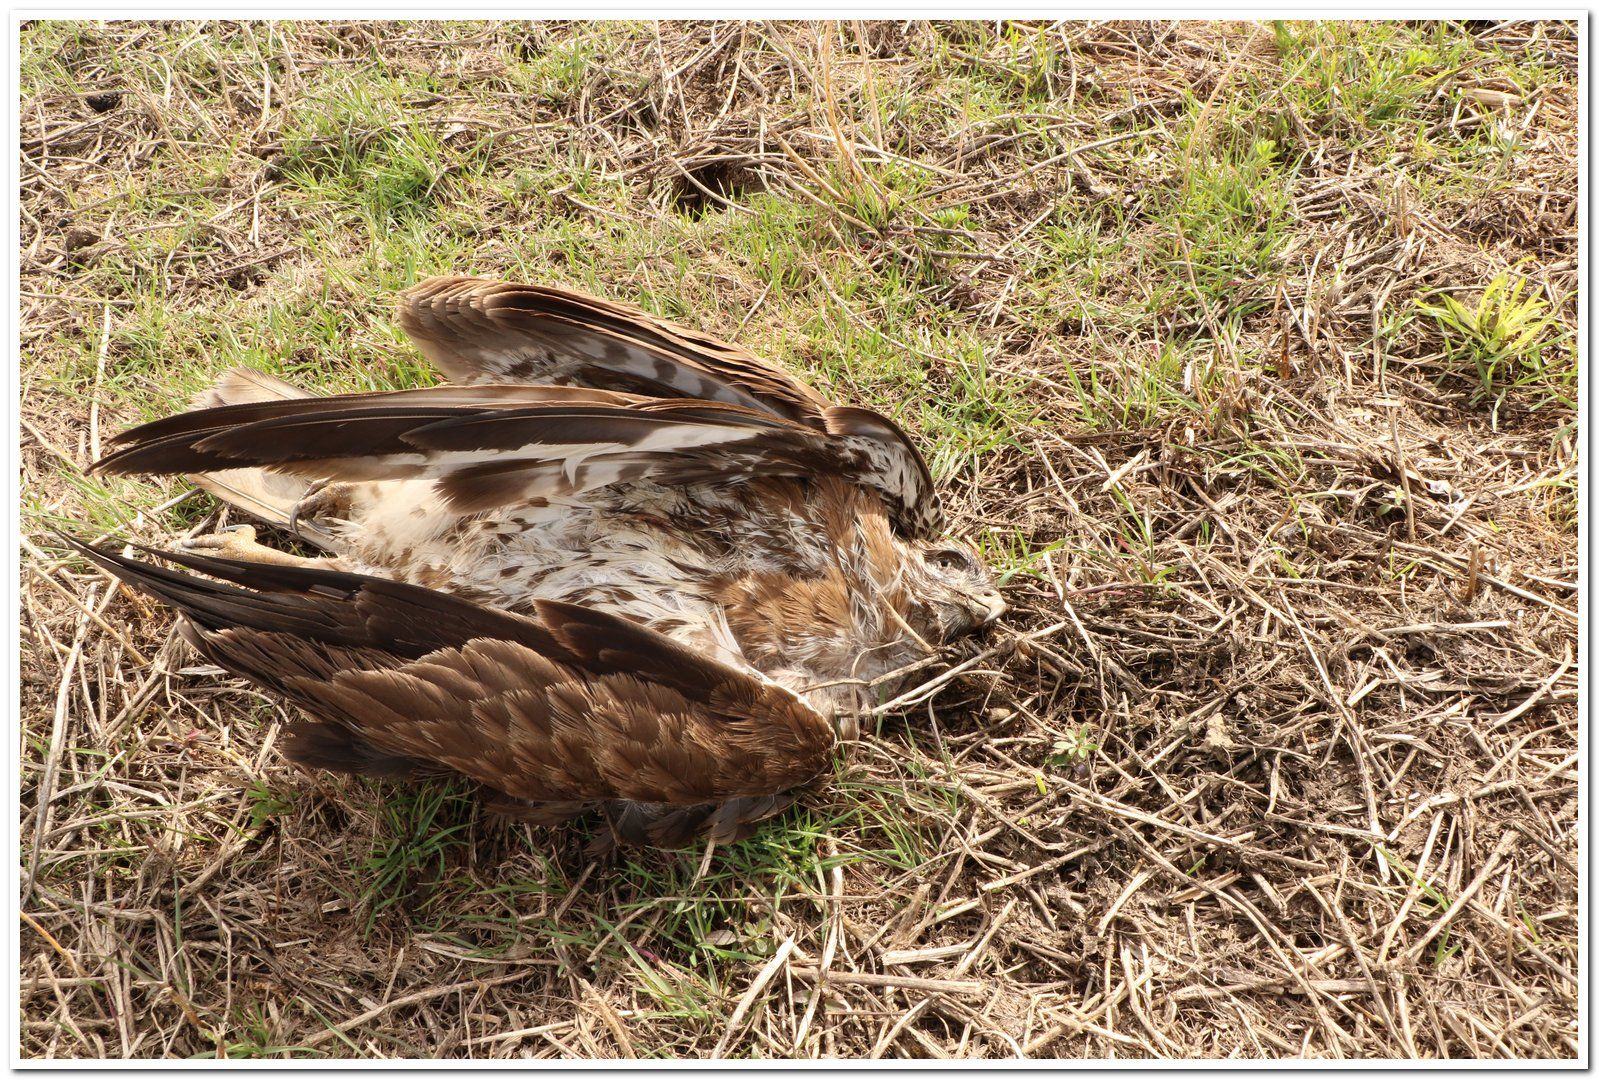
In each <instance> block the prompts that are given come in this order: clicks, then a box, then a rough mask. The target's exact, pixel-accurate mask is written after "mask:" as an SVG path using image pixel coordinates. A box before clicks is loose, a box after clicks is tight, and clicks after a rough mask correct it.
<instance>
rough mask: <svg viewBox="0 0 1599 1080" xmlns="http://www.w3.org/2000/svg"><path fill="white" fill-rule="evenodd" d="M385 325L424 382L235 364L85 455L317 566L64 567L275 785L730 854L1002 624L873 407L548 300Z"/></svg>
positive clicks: (230, 557) (698, 337)
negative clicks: (289, 777) (330, 785)
mask: <svg viewBox="0 0 1599 1080" xmlns="http://www.w3.org/2000/svg"><path fill="white" fill-rule="evenodd" d="M399 321H400V325H401V326H402V327H403V328H404V329H405V331H406V333H407V334H409V335H410V337H411V339H412V340H413V341H414V342H415V343H416V344H417V345H418V346H419V347H420V348H421V350H422V351H423V352H424V353H425V354H426V355H427V357H428V359H429V360H430V361H432V363H433V365H434V366H435V367H437V368H438V369H439V370H440V371H441V372H442V373H443V374H444V375H445V376H447V377H448V379H449V384H448V385H441V386H435V387H428V388H425V389H416V390H400V391H394V392H390V393H364V394H342V395H337V396H332V397H317V396H312V395H310V394H307V393H306V392H304V391H302V390H300V389H298V388H296V387H294V386H291V385H289V384H288V383H285V382H283V381H281V380H279V379H277V378H274V377H272V376H269V375H265V374H262V373H260V372H256V371H249V370H242V369H241V370H236V371H233V372H231V373H229V374H228V375H226V376H225V377H224V378H223V379H222V380H221V381H220V382H219V383H218V384H217V385H216V386H215V387H213V388H212V389H211V390H209V391H207V392H206V393H205V394H203V395H202V396H201V398H200V399H199V400H198V401H197V402H196V403H195V404H196V407H195V408H194V409H192V410H191V411H189V412H185V413H182V414H180V415H177V416H172V417H168V418H166V419H163V420H158V421H156V422H154V423H149V424H145V425H143V426H141V427H137V428H134V429H133V430H131V431H128V432H125V433H124V434H122V435H120V436H118V437H117V439H116V449H115V451H114V452H113V453H111V454H110V455H109V456H107V457H106V458H104V459H103V460H101V461H100V462H98V463H97V464H96V468H97V469H99V470H100V471H102V472H109V473H182V474H187V475H189V476H191V477H192V478H193V479H194V480H195V481H196V482H197V483H198V484H199V485H200V486H201V487H203V488H205V489H206V490H208V491H210V492H212V493H214V494H215V495H217V496H219V497H220V498H221V499H223V500H224V501H226V502H228V503H230V504H231V505H233V506H234V507H236V508H238V509H240V510H242V511H244V512H246V513H248V514H250V515H252V516H254V517H256V518H258V519H261V520H263V521H266V522H268V523H271V524H274V525H277V526H280V527H283V528H285V529H288V530H291V531H292V532H294V533H296V534H297V535H298V536H300V537H301V538H303V539H304V540H306V541H308V542H309V543H311V544H313V545H315V546H317V547H319V548H321V549H322V550H324V551H325V552H326V553H327V554H326V555H325V556H324V557H320V558H314V559H307V558H301V557H298V556H294V555H290V554H288V553H285V552H282V551H278V550H275V549H272V548H268V547H266V546H263V545H261V544H259V543H257V542H256V539H255V534H254V530H253V529H252V528H250V527H242V528H239V529H234V530H229V531H224V532H221V533H217V534H214V535H211V536H204V537H200V538H197V539H195V540H191V541H190V542H189V543H188V544H187V545H185V547H186V548H187V550H186V551H185V552H183V553H172V554H162V555H161V557H162V558H164V559H166V560H168V561H170V562H172V563H176V564H178V565H180V566H184V567H187V568H188V569H190V570H194V571H199V572H200V573H203V574H205V575H206V577H203V578H202V577H196V576H194V575H192V574H189V573H184V572H182V571H178V570H173V569H169V568H166V567H163V566H158V565H155V564H152V563H147V562H143V561H139V560H135V559H131V558H128V557H126V556H123V555H120V554H116V553H114V552H111V551H107V550H97V549H90V548H87V547H81V546H80V550H82V551H83V553H84V554H85V555H86V556H88V557H89V558H91V559H93V560H95V561H96V562H98V563H99V564H100V565H101V566H103V567H104V568H106V569H107V570H110V571H111V572H112V573H114V574H116V575H118V576H119V577H121V578H122V579H123V580H124V581H126V582H127V583H128V584H130V585H132V586H135V587H137V588H139V589H141V590H143V591H145V592H146V593H149V594H151V595H154V596H156V597H158V598H160V599H161V600H163V601H165V602H166V603H168V604H170V605H171V606H173V607H174V608H176V609H177V610H178V611H179V612H181V613H182V615H183V620H184V625H183V629H184V633H185V634H186V636H187V638H188V640H189V641H191V642H192V643H193V644H194V645H195V647H196V648H197V649H198V650H199V652H200V653H202V654H203V655H204V656H206V657H207V658H208V659H210V660H211V661H212V662H214V663H216V664H218V665H220V666H221V667H223V668H225V669H227V670H228V671H231V672H234V673H236V674H239V675H242V676H243V677H245V678H246V679H249V680H251V681H253V682H255V683H257V684H259V685H261V686H263V687H265V688H267V689H268V690H270V691H273V692H275V693H276V694H277V695H279V696H281V697H283V698H285V699H287V700H288V701H290V702H291V703H293V704H294V705H296V706H298V707H299V709H300V710H301V711H302V712H303V713H304V714H305V718H304V719H302V720H299V721H297V722H295V723H293V724H291V725H290V727H289V728H288V730H287V733H286V734H287V737H286V740H285V743H286V751H287V753H288V755H289V757H290V758H292V759H294V760H296V761H298V762H301V763H302V764H305V765H308V766H316V767H322V768H327V769H334V770H339V771H343V772H350V773H361V774H366V775H371V776H388V777H401V776H421V775H427V774H449V773H457V774H462V775H465V776H467V777H470V778H471V779H473V780H475V781H478V782H479V783H480V784H481V785H482V786H483V788H485V789H486V793H487V797H488V798H489V800H490V802H491V803H492V804H493V805H494V807H495V808H496V809H499V810H501V811H502V812H509V813H515V814H518V815H520V816H522V817H525V818H527V819H529V820H533V821H536V822H545V823H550V822H555V821H560V820H565V819H567V818H570V817H573V816H576V815H579V814H582V813H586V812H590V811H595V810H598V811H600V812H602V813H603V814H604V816H605V818H606V820H607V821H608V823H609V825H610V838H611V839H614V840H616V841H619V842H622V843H630V844H645V845H651V846H661V847H672V846H679V845H681V844H683V843H686V842H688V841H689V840H690V839H692V838H693V837H694V836H695V835H697V834H699V833H701V832H708V833H709V835H710V836H711V838H712V839H713V840H715V841H719V842H727V841H731V840H734V839H738V838H740V837H742V836H745V835H747V834H748V833H749V832H750V831H751V830H752V828H753V825H754V823H755V822H757V821H760V820H761V819H763V818H765V817H769V816H771V815H772V814H774V813H776V812H778V811H779V810H781V809H783V808H784V807H786V806H787V805H788V804H789V803H790V802H792V801H793V798H794V796H793V794H792V792H791V789H793V788H794V787H796V786H797V785H801V784H804V783H805V782H807V781H809V780H811V779H813V778H814V777H816V776H817V775H818V774H819V773H821V772H822V771H824V770H825V769H827V768H828V767H829V765H830V760H831V754H832V749H833V746H834V744H835V742H836V741H838V740H839V739H841V738H842V739H846V740H847V739H853V738H855V737H856V734H857V730H858V718H859V716H860V715H861V713H862V712H863V711H864V710H865V709H867V708H869V707H870V706H871V705H872V704H874V703H875V702H874V697H873V694H874V692H875V691H878V690H882V689H884V687H885V686H886V687H887V689H889V690H892V689H893V680H889V681H887V682H886V683H884V682H883V680H882V678H881V677H883V676H885V675H888V674H889V673H892V672H896V671H898V670H899V669H901V668H905V667H907V666H912V665H914V664H915V662H916V661H918V660H921V659H922V658H924V657H926V656H928V655H930V654H932V653H933V652H935V651H936V649H937V647H938V646H939V645H941V644H943V643H945V642H948V641H950V640H951V639H953V638H955V637H957V636H958V635H961V634H963V633H966V632H968V631H971V630H974V629H977V628H978V627H981V626H984V625H986V624H988V623H990V622H992V621H993V620H994V619H995V618H997V617H998V616H999V614H1000V613H1001V612H1002V611H1003V610H1004V602H1003V601H1002V600H1001V599H1000V596H999V593H998V591H997V590H996V588H995V584H994V579H993V577H992V576H991V574H990V572H989V570H988V569H987V568H986V567H985V566H984V565H983V563H982V561H981V560H980V559H979V557H978V555H977V553H976V552H975V551H974V550H973V549H972V548H971V547H970V546H968V545H966V544H964V543H959V542H956V541H952V540H950V539H948V538H946V537H944V536H943V535H942V534H943V528H944V526H943V515H942V513H941V511H940V509H939V505H938V499H937V496H936V494H935V492H934V490H933V484H932V478H931V476H930V475H929V473H928V470H927V466H926V465H925V464H924V463H923V461H922V458H921V455H920V454H918V453H917V451H916V449H915V447H913V446H912V445H911V443H910V441H909V440H908V439H907V438H906V436H905V434H904V432H903V431H901V430H900V429H899V428H898V427H897V426H896V425H895V424H894V423H892V422H891V421H890V420H888V419H887V418H886V417H884V416H881V415H879V414H878V413H876V412H873V411H871V410H869V409H863V408H856V407H851V406H844V405H834V404H831V403H830V402H829V401H828V400H827V399H826V398H824V397H823V396H821V395H820V394H819V393H817V392H816V391H815V390H814V389H812V388H811V387H809V386H807V385H805V384H804V383H803V382H800V381H799V380H797V379H795V378H793V377H792V376H790V375H788V374H786V373H784V372H783V371H781V370H779V369H778V368H776V367H774V366H772V365H770V364H768V363H765V362H764V361H762V360H760V359H758V358H757V357H755V356H753V355H751V354H750V353H749V352H747V351H745V350H743V349H740V348H738V347H736V346H733V345H729V344H726V343H723V342H720V341H716V340H714V339H712V338H708V337H706V336H704V335H703V334H699V333H696V332H695V331H692V330H688V329H686V328H684V327H681V326H675V325H672V324H670V323H667V322H664V321H662V320H660V319H657V318H654V317H652V316H650V315H649V314H647V313H645V312H644V311H642V310H640V309H638V308H634V307H631V306H628V305H624V304H619V303H615V302H612V301H607V300H601V299H597V298H595V297H592V296H585V295H582V294H579V293H574V292H567V291H564V290H561V289H554V288H545V287H539V286H531V285H513V284H506V283H502V282H497V281H485V280H478V279H472V278H457V277H448V278H433V279H431V280H428V281H424V282H422V283H421V284H419V285H417V286H415V287H413V288H411V289H410V290H408V291H407V292H405V293H404V294H403V295H402V297H401V300H400V306H399ZM155 554H161V553H155ZM874 680H877V681H878V685H877V686H873V685H872V684H873V682H874ZM607 842H608V841H607Z"/></svg>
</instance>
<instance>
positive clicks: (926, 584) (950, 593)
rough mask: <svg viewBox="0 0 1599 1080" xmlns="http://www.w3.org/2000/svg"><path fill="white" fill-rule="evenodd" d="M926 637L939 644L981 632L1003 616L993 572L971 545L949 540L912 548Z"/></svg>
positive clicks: (1002, 607)
mask: <svg viewBox="0 0 1599 1080" xmlns="http://www.w3.org/2000/svg"><path fill="white" fill-rule="evenodd" d="M912 554H913V556H914V560H913V562H914V565H915V566H916V567H917V573H918V576H919V577H920V578H921V581H920V582H919V583H918V584H919V585H920V586H921V587H920V588H919V589H918V590H917V591H918V593H919V594H920V595H919V598H920V599H921V600H922V602H923V603H924V604H925V605H926V612H927V616H928V618H929V621H930V622H931V623H932V625H931V626H930V627H928V628H927V629H929V630H931V631H932V633H931V635H929V636H930V637H932V638H936V639H937V640H938V641H939V642H946V641H952V640H954V639H955V638H957V637H960V636H961V635H962V634H966V633H970V632H971V631H973V630H977V629H981V628H982V627H985V626H987V625H988V624H989V623H991V622H993V621H994V620H995V619H997V618H999V617H1000V616H1001V615H1003V614H1004V613H1005V600H1004V598H1003V597H1002V596H1000V595H999V586H998V584H996V583H995V581H994V574H993V571H991V570H989V568H988V567H987V565H986V564H984V562H983V559H982V556H980V555H979V554H978V553H977V549H976V548H974V547H972V546H971V545H970V544H966V543H963V542H961V541H959V540H952V539H949V538H945V539H941V540H936V541H931V542H923V543H917V544H914V545H912Z"/></svg>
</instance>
